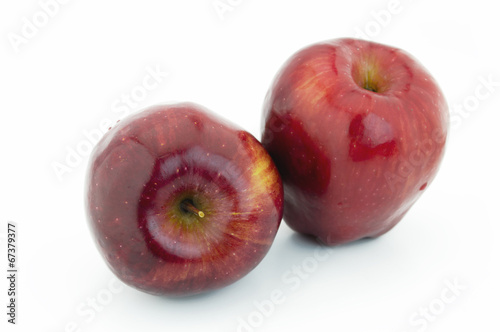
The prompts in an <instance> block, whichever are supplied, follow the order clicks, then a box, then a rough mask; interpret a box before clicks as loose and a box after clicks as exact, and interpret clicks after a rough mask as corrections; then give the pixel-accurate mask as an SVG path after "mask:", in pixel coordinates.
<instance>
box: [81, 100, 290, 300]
mask: <svg viewBox="0 0 500 332" xmlns="http://www.w3.org/2000/svg"><path fill="white" fill-rule="evenodd" d="M186 200H189V201H190V202H191V203H192V205H191V207H193V206H194V207H196V208H197V209H198V210H201V211H202V212H203V218H201V217H200V215H198V214H196V213H192V211H191V210H189V209H186V208H185V207H186V206H184V205H182V206H181V203H182V202H186ZM86 212H87V219H88V222H89V225H90V229H91V233H92V234H93V237H94V240H95V242H96V245H97V247H98V250H99V251H100V253H101V255H102V257H103V258H104V260H105V261H106V263H107V264H108V266H109V267H110V269H111V270H112V271H113V273H114V274H115V275H116V276H118V277H119V278H120V279H121V280H122V281H123V282H125V283H126V284H128V285H130V286H132V287H135V288H137V289H139V290H142V291H144V292H147V293H151V294H156V295H166V296H186V295H193V294H197V293H201V292H205V291H209V290H213V289H217V288H221V287H223V286H226V285H228V284H231V283H233V282H235V281H236V280H238V279H240V278H242V277H243V276H244V275H246V274H247V273H249V272H250V271H251V270H252V269H253V268H254V267H255V266H257V264H258V263H259V262H260V261H261V260H262V259H263V257H264V256H265V255H266V253H267V252H268V250H269V248H270V246H271V244H272V242H273V240H274V237H275V235H276V232H277V230H278V227H279V224H280V221H281V218H282V214H283V188H282V183H281V179H280V177H279V173H278V170H277V169H276V167H275V165H274V163H273V161H272V159H271V158H270V156H269V155H268V153H267V152H266V151H265V149H264V148H263V147H262V145H261V144H260V143H259V142H258V141H257V140H256V139H255V138H254V137H253V136H252V135H251V134H249V133H248V132H246V131H243V130H241V129H239V128H238V127H235V126H234V125H232V124H229V123H226V122H225V121H223V120H221V119H219V118H218V117H216V116H215V115H213V114H211V113H210V112H209V111H208V110H206V109H204V108H202V107H200V106H198V105H195V104H190V103H184V104H176V105H162V106H155V107H151V108H148V109H146V110H143V111H141V112H139V113H137V114H135V115H132V116H130V117H128V118H126V119H125V120H124V121H121V122H120V123H119V124H118V125H116V126H115V127H114V128H112V129H111V130H110V131H108V132H107V133H106V134H105V136H104V137H103V138H102V140H101V141H100V142H99V143H98V144H97V146H96V147H95V149H94V151H93V153H92V156H91V161H90V167H89V170H88V175H87V183H86Z"/></svg>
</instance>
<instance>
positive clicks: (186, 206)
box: [181, 199, 205, 218]
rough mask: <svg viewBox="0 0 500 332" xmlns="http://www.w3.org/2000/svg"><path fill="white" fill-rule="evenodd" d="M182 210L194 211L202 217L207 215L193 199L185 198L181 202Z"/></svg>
mask: <svg viewBox="0 0 500 332" xmlns="http://www.w3.org/2000/svg"><path fill="white" fill-rule="evenodd" d="M181 210H182V211H183V212H185V213H192V214H195V215H197V216H198V217H200V218H203V217H205V213H204V212H203V211H201V210H199V209H198V208H197V207H196V206H194V202H193V201H192V200H191V199H185V200H183V201H182V202H181Z"/></svg>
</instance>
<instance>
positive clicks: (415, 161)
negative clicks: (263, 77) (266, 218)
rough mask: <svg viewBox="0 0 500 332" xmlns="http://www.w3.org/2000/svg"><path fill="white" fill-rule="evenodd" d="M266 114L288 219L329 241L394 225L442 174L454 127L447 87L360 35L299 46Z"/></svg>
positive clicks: (267, 138)
mask: <svg viewBox="0 0 500 332" xmlns="http://www.w3.org/2000/svg"><path fill="white" fill-rule="evenodd" d="M373 90H377V91H376V92H374V91H373ZM263 113H264V116H263V139H262V142H263V145H264V147H265V148H266V149H267V150H268V152H269V153H270V154H271V156H272V158H273V160H274V161H275V163H276V166H277V167H278V169H279V171H280V173H281V176H282V180H283V186H284V190H285V211H284V219H285V221H286V223H287V224H288V225H289V226H290V227H291V228H292V229H294V230H296V231H298V232H301V233H305V234H310V235H313V236H315V237H317V238H318V239H319V240H320V241H322V242H323V243H325V244H328V245H337V244H342V243H347V242H351V241H355V240H358V239H361V238H365V237H377V236H380V235H382V234H384V233H386V232H387V231H389V230H390V229H391V228H392V227H394V226H395V225H396V224H397V223H398V222H399V221H400V220H401V219H402V218H403V216H404V215H405V213H406V212H407V211H408V210H409V208H410V207H411V206H412V205H413V204H414V203H415V201H416V200H417V199H418V198H419V197H420V195H421V194H422V193H423V191H424V189H425V188H427V187H428V184H430V183H431V181H432V180H433V179H434V177H435V175H436V172H437V171H438V167H439V164H440V162H441V159H442V157H443V153H444V146H445V142H446V136H447V127H448V108H447V105H446V102H445V100H444V97H443V94H442V92H441V90H440V89H439V87H438V86H437V84H436V83H435V81H434V79H433V78H432V77H431V76H430V74H429V73H428V72H427V71H426V70H425V69H424V68H423V67H422V66H421V65H420V64H419V63H418V62H417V61H416V60H414V59H413V58H412V57H411V56H409V55H408V54H407V53H405V52H403V51H401V50H399V49H395V48H392V47H388V46H384V45H380V44H376V43H371V42H367V41H360V40H353V39H338V40H333V41H329V42H324V43H320V44H316V45H312V46H310V47H307V48H305V49H303V50H301V51H299V52H298V53H296V54H295V55H293V56H292V57H291V58H290V59H289V60H288V62H287V63H286V64H285V65H284V66H283V67H282V69H281V70H280V72H279V73H278V75H277V76H276V78H275V80H274V82H273V85H272V87H271V89H270V91H269V92H268V95H267V96H266V100H265V103H264V112H263Z"/></svg>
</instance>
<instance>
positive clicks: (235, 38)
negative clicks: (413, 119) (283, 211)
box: [0, 0, 500, 332]
mask: <svg viewBox="0 0 500 332" xmlns="http://www.w3.org/2000/svg"><path fill="white" fill-rule="evenodd" d="M60 1H61V4H60V5H59V6H58V8H55V7H50V9H49V11H50V10H52V16H50V17H49V18H48V20H46V22H45V21H44V18H47V17H48V16H47V15H46V14H43V9H42V6H41V5H40V3H39V2H38V1H35V0H30V1H26V0H25V1H2V3H1V5H0V37H1V38H0V40H1V41H0V57H1V58H0V60H1V61H0V88H1V89H0V96H1V98H0V111H1V114H2V120H1V130H0V144H1V146H0V151H1V160H2V162H1V164H0V167H1V171H0V180H1V182H0V188H1V189H0V190H1V191H0V194H1V208H0V221H1V223H0V227H1V231H0V235H1V236H0V239H1V242H2V243H1V252H2V253H1V254H0V262H1V266H2V270H4V271H5V270H6V269H7V267H6V263H7V261H6V244H5V239H6V228H7V222H8V221H14V222H16V223H17V224H18V237H19V242H18V245H19V251H18V255H19V261H18V266H19V271H20V273H19V281H18V289H19V297H18V304H19V307H18V325H16V326H11V325H10V324H7V323H6V320H7V316H6V314H5V312H6V310H7V309H6V308H5V306H4V304H6V303H7V300H8V299H7V294H6V293H7V284H6V279H5V277H2V279H3V281H2V282H1V283H0V285H1V287H2V288H1V289H0V294H1V300H0V303H1V304H2V308H4V309H2V310H1V313H0V317H2V318H1V321H2V322H1V323H0V324H1V326H2V327H1V330H2V331H5V329H4V328H5V326H8V331H47V332H49V331H50V332H62V331H71V330H73V328H75V329H76V328H78V331H82V332H83V331H85V332H90V331H110V330H111V331H138V330H141V331H150V332H153V331H217V332H221V331H237V330H238V328H239V326H240V324H243V323H241V322H242V321H245V322H247V323H251V324H253V326H254V327H252V326H251V325H250V327H251V329H252V330H254V331H302V330H306V329H307V330H311V331H344V332H346V331H347V332H349V331H364V332H366V331H369V332H371V331H384V332H392V331H394V332H396V331H397V332H406V331H426V330H427V331H499V330H500V322H499V320H498V312H499V311H500V304H499V303H500V301H499V300H500V286H499V280H500V259H499V253H500V238H499V237H500V236H499V235H500V220H499V219H500V217H499V213H498V206H499V199H500V195H499V191H498V187H499V185H500V177H499V173H498V169H500V167H499V166H500V161H499V157H498V153H499V143H500V139H499V135H498V126H499V122H500V112H499V107H498V106H499V104H500V86H499V83H498V82H500V68H499V65H498V63H499V60H498V59H500V43H499V42H498V29H499V27H498V8H494V7H493V5H492V4H493V3H494V2H492V1H490V0H476V1H473V2H470V1H431V0H419V1H417V0H414V1H411V0H400V1H399V2H398V1H396V4H398V5H397V6H396V10H392V13H391V14H390V16H389V15H387V12H388V8H389V9H393V5H392V3H394V0H393V1H388V0H377V1H368V0H366V1H342V2H341V1H319V0H317V1H311V0H310V1H257V0H244V1H240V0H222V1H220V2H221V3H225V4H228V3H229V4H230V5H229V6H231V9H232V10H231V11H227V12H224V13H223V14H222V16H221V15H219V14H218V13H217V11H216V10H215V8H214V6H213V5H214V1H213V0H203V1H202V0H199V1H182V2H181V1H165V0H144V1H124V0H119V1H118V0H108V1H97V0H87V1H77V0H73V1H71V0H70V1H67V3H65V4H62V3H63V1H62V0H60ZM46 2H48V0H42V2H41V3H46ZM46 10H47V9H46ZM383 13H385V14H383ZM27 22H28V23H27ZM29 22H31V23H29ZM33 22H34V23H35V24H37V25H38V26H39V27H38V28H36V30H33V28H31V30H30V28H29V27H26V26H29V25H30V24H32V23H33ZM359 30H361V31H365V33H366V34H367V37H366V38H369V39H371V40H374V41H378V42H382V43H386V44H390V45H393V46H397V47H400V48H402V49H405V50H407V51H408V52H410V53H412V54H413V55H414V56H415V57H416V58H417V59H419V60H420V61H421V62H422V63H423V64H424V65H425V67H427V69H428V70H429V71H430V72H431V73H432V74H433V76H434V77H435V78H436V80H437V81H438V82H439V83H440V85H441V87H442V89H443V91H444V93H445V96H446V97H447V100H448V102H449V104H450V110H451V112H452V115H453V119H454V121H453V122H452V124H451V134H450V137H449V144H448V147H447V151H446V156H445V159H444V162H443V164H442V167H441V170H440V173H439V174H438V176H437V178H436V180H435V181H434V182H433V183H432V185H431V186H430V187H429V188H428V190H427V191H426V193H425V194H424V195H423V197H422V198H421V199H420V200H419V201H418V202H417V204H415V205H414V207H413V208H412V209H411V211H410V212H409V213H408V214H407V216H406V217H405V218H404V219H403V221H402V222H401V223H400V224H399V225H398V226H397V227H396V228H395V229H393V230H392V231H391V232H390V233H388V234H387V235H385V236H383V237H381V238H379V239H376V240H370V241H360V242H357V243H354V244H350V245H345V246H341V247H336V248H334V249H333V250H332V251H326V250H325V249H318V247H317V246H315V245H313V244H312V243H310V242H307V241H304V240H303V239H302V238H301V237H299V236H297V235H295V234H293V232H292V231H291V230H290V229H289V228H288V227H287V226H286V225H285V224H284V223H283V224H282V226H281V228H280V230H279V232H278V235H277V238H276V241H275V243H274V245H273V246H272V248H271V250H270V252H269V254H268V255H267V256H266V258H265V259H264V260H263V261H262V263H261V264H260V265H259V266H258V267H257V268H256V269H255V270H253V271H252V272H251V273H250V274H249V275H247V276H246V277H245V278H243V279H242V280H241V281H239V282H237V283H235V284H233V285H231V286H229V287H227V288H224V289H222V290H220V291H216V292H212V293H209V294H206V295H202V296H196V297H193V298H187V299H167V298H161V297H155V296H151V295H147V294H143V293H141V292H139V291H136V290H134V289H132V288H129V287H128V286H125V285H122V284H117V283H115V277H114V276H113V275H112V274H111V272H110V271H109V270H108V269H107V267H106V265H105V263H104V261H103V260H102V259H101V257H100V256H99V254H98V252H97V250H96V248H95V246H94V243H93V240H92V239H91V237H90V233H89V230H88V227H87V223H86V220H85V215H84V209H83V183H84V182H83V179H84V174H85V170H86V167H87V162H88V157H87V156H85V155H81V154H80V156H79V157H75V156H74V155H72V156H71V152H69V151H74V150H77V149H78V148H80V152H81V151H85V147H86V146H88V144H90V143H85V142H88V140H87V138H86V137H85V134H84V133H85V132H91V131H95V130H98V129H99V127H100V124H101V122H103V121H104V122H106V121H107V120H110V121H112V122H115V121H116V120H118V119H120V118H121V117H123V115H124V114H125V113H126V112H132V111H136V110H138V109H141V108H143V107H145V106H148V105H153V104H157V103H164V102H175V101H193V102H196V103H199V104H202V105H204V106H206V107H208V108H209V109H211V110H213V111H214V112H216V113H218V114H220V115H221V116H223V117H225V118H227V119H230V120H231V121H233V122H235V123H237V124H239V125H240V126H242V127H244V128H245V129H246V130H248V131H249V132H251V133H252V134H254V135H255V136H256V137H258V138H260V116H261V107H262V102H263V98H264V95H265V93H266V91H267V89H268V87H269V85H270V83H271V80H272V78H273V76H274V74H275V73H276V71H277V70H278V68H279V67H280V66H281V64H282V63H283V62H284V61H285V60H286V59H287V58H288V57H289V56H290V55H291V54H292V53H294V52H295V51H297V50H298V49H300V48H302V47H304V46H306V45H309V44H311V43H314V42H317V41H322V40H325V39H331V38H337V37H345V36H355V35H356V31H359ZM23 33H24V36H23ZM16 36H17V37H16ZM15 38H18V39H17V41H18V42H19V43H20V44H16V42H13V40H16V39H15ZM19 38H25V39H24V40H22V41H19V40H21V39H19ZM152 70H153V71H154V70H159V71H160V72H162V73H168V75H167V76H166V77H164V76H160V77H159V79H158V81H159V83H158V84H156V86H155V87H154V88H151V89H150V91H147V93H146V94H144V95H140V92H141V91H144V90H141V85H142V82H143V80H144V78H145V77H146V76H147V75H148V71H152ZM162 75H163V74H162ZM484 80H491V81H493V82H496V85H494V86H493V87H490V89H491V91H488V90H487V87H486V86H484V83H482V82H483V81H484ZM477 89H479V90H480V91H481V92H483V93H484V92H486V91H488V92H489V94H488V96H486V97H484V96H483V97H481V100H479V99H478V98H477V97H476V93H477V91H478V90H477ZM133 93H135V94H136V97H135V98H136V100H135V101H134V100H132V105H131V106H128V107H126V106H125V105H126V104H124V102H123V100H122V98H125V97H126V96H127V95H131V94H133ZM137 96H139V97H140V98H138V97H137ZM139 99H140V100H139ZM116 111H118V112H116ZM82 149H83V150H82ZM73 153H74V152H73ZM77 153H78V152H77ZM68 158H69V159H68ZM57 163H60V164H64V165H66V166H67V167H68V169H69V170H68V169H66V171H67V172H66V173H64V174H62V175H61V176H60V178H58V176H57V175H56V172H55V171H54V165H56V164H57ZM315 250H321V251H320V254H321V255H328V259H326V260H324V261H318V260H317V259H315V255H314V254H315ZM303 265H305V266H303ZM294 266H301V267H302V269H304V268H306V269H308V271H309V272H308V273H306V275H304V276H302V277H303V278H302V279H299V280H300V284H299V283H291V282H290V281H287V279H286V276H291V275H293V271H294ZM2 275H3V273H2ZM284 276H285V278H284ZM295 280H296V281H297V279H295ZM453 283H456V284H458V285H459V286H458V288H457V286H453V287H452V288H456V289H449V288H450V287H451V286H450V284H453ZM275 290H278V291H280V292H282V293H283V294H284V298H285V300H284V301H283V302H282V303H279V304H276V305H275V307H274V309H273V310H272V312H270V313H269V312H266V315H265V316H264V315H263V314H262V313H260V312H259V311H258V306H259V303H260V304H262V305H264V304H263V303H268V301H269V299H270V294H271V292H273V291H275ZM112 291H113V292H112ZM443 294H444V295H445V298H443ZM450 298H451V299H450ZM93 299H94V301H96V304H95V306H94V307H92V305H91V303H92V301H93ZM443 300H446V302H447V303H445V302H444V301H443ZM426 308H427V309H426ZM266 310H268V311H270V310H269V308H268V309H266ZM425 310H428V312H429V313H428V314H427V316H421V315H424V314H423V312H424V311H425ZM424 317H426V318H424ZM417 322H418V323H417ZM247 330H250V329H248V328H247V329H244V328H242V327H241V328H240V331H247Z"/></svg>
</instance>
